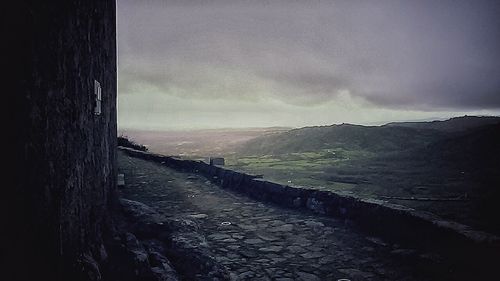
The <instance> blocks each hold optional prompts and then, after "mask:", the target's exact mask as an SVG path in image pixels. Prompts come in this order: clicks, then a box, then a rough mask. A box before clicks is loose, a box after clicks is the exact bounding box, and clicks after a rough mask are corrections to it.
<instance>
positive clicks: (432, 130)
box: [121, 116, 500, 233]
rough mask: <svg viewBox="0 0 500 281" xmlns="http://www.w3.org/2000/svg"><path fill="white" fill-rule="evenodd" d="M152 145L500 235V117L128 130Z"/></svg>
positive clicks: (163, 150)
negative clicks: (373, 123) (220, 159)
mask: <svg viewBox="0 0 500 281" xmlns="http://www.w3.org/2000/svg"><path fill="white" fill-rule="evenodd" d="M121 133H122V134H123V135H127V136H128V137H130V138H131V139H133V140H135V141H136V142H138V143H142V144H146V145H147V146H148V148H149V150H150V151H152V152H157V153H161V154H165V155H175V156H180V157H182V158H186V159H199V160H203V159H204V158H206V157H208V156H223V157H225V158H226V166H228V167H229V168H231V169H234V170H239V171H244V172H248V173H252V174H260V175H263V176H264V178H266V179H268V180H272V181H275V182H279V183H284V184H288V185H296V186H305V187H308V188H314V189H323V190H333V191H336V192H340V193H344V194H350V195H353V196H359V197H364V198H375V199H381V200H387V201H390V202H394V203H397V204H402V205H406V206H409V207H413V208H417V209H421V210H426V211H431V212H433V213H436V214H438V215H440V216H442V217H445V218H448V219H453V220H457V221H459V222H462V223H465V224H469V225H472V226H475V227H477V228H480V229H483V230H487V231H490V232H494V233H500V224H499V223H498V220H497V219H496V215H495V214H497V213H498V212H499V211H500V207H498V204H496V201H497V199H498V198H499V196H500V191H499V189H498V187H499V186H500V173H498V171H500V146H499V144H500V117H471V116H465V117H459V118H452V119H450V120H446V121H433V122H396V123H389V124H386V125H383V126H360V125H352V124H340V125H331V126H318V127H305V128H299V129H290V128H261V129H255V128H254V129H246V130H245V129H237V130H236V129H235V130H231V129H224V130H198V131H176V132H159V131H157V132H150V131H149V132H148V131H122V132H121Z"/></svg>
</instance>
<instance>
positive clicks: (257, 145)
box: [238, 116, 500, 155]
mask: <svg viewBox="0 0 500 281" xmlns="http://www.w3.org/2000/svg"><path fill="white" fill-rule="evenodd" d="M495 124H500V117H476V116H464V117H457V118H451V119H449V120H446V121H432V122H398V123H389V124H387V125H383V126H361V125H352V124H341V125H331V126H318V127H305V128H299V129H293V130H290V131H286V132H282V133H278V134H273V135H266V136H261V137H257V138H255V139H251V140H249V141H248V142H246V143H244V145H242V146H240V148H239V149H238V152H239V153H240V154H243V155H265V154H273V155H279V154H285V153H293V152H307V151H318V150H321V149H329V148H343V149H346V150H360V149H361V150H367V151H372V152H399V151H403V150H415V149H418V148H423V147H426V146H428V145H431V144H433V143H439V141H445V140H446V139H449V138H452V137H457V136H460V135H462V134H463V132H464V131H466V130H473V129H476V128H480V127H482V126H487V125H495Z"/></svg>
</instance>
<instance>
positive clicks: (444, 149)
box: [416, 123, 500, 167]
mask: <svg viewBox="0 0 500 281" xmlns="http://www.w3.org/2000/svg"><path fill="white" fill-rule="evenodd" d="M416 154H418V155H421V156H422V157H426V158H428V159H430V160H437V159H442V160H445V161H448V162H453V163H472V164H473V165H478V166H479V164H481V165H482V166H490V167H492V166H496V167H499V166H500V123H497V124H494V125H487V126H481V127H478V128H474V129H470V130H468V131H467V132H464V133H463V134H460V135H455V136H452V137H448V138H445V139H442V140H439V141H436V142H435V143H431V144H429V145H427V146H425V147H423V148H421V149H419V150H417V151H416Z"/></svg>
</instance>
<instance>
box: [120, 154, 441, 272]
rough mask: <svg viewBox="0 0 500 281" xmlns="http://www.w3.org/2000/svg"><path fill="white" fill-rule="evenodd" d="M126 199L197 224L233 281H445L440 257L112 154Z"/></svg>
mask: <svg viewBox="0 0 500 281" xmlns="http://www.w3.org/2000/svg"><path fill="white" fill-rule="evenodd" d="M118 160H119V169H120V172H121V173H124V174H125V182H126V187H125V188H124V190H123V191H122V193H123V196H124V197H125V198H127V199H131V200H136V201H140V202H143V203H145V204H147V205H149V206H151V207H153V208H154V209H156V210H157V211H158V212H160V213H161V214H163V215H165V216H167V217H176V218H189V219H191V220H194V221H196V222H197V223H199V225H200V226H201V229H202V230H203V231H204V235H205V237H206V239H207V242H208V244H209V246H210V249H211V251H212V253H213V255H214V256H215V258H216V260H217V261H219V262H220V263H221V264H223V265H225V266H226V267H227V268H228V270H229V271H230V272H231V276H232V277H233V278H234V279H235V280H281V281H285V280H338V279H341V278H347V279H349V280H351V281H354V280H449V277H448V278H447V276H446V274H447V273H446V272H445V271H444V270H440V269H439V266H436V265H437V264H438V261H439V257H438V256H436V255H433V254H429V253H419V252H417V251H415V250H412V249H401V248H399V247H398V246H397V245H391V244H386V243H384V242H383V241H381V240H379V239H377V238H373V237H366V236H365V235H363V234H362V233H360V232H358V231H356V230H355V229H354V228H353V227H350V226H346V225H344V223H342V222H341V221H339V220H336V219H332V218H328V217H323V216H319V215H315V214H312V213H309V212H307V211H304V210H300V211H299V210H292V209H286V208H281V207H278V206H275V205H271V204H267V203H261V202H258V201H254V200H252V199H249V198H247V197H245V196H243V195H239V194H236V193H233V192H230V191H227V190H224V189H221V188H219V187H218V186H216V185H213V184H212V183H210V182H209V181H207V179H206V178H204V177H202V176H200V175H196V174H189V173H180V172H177V171H174V170H172V169H169V168H167V167H164V166H161V165H158V164H156V163H152V162H148V161H144V160H141V159H136V158H131V157H129V156H126V155H125V154H123V153H121V152H119V155H118Z"/></svg>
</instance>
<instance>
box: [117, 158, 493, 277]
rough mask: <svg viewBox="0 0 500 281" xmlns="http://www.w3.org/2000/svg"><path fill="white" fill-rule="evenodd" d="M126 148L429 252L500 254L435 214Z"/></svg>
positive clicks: (459, 257)
mask: <svg viewBox="0 0 500 281" xmlns="http://www.w3.org/2000/svg"><path fill="white" fill-rule="evenodd" d="M121 150H123V151H125V152H126V153H127V154H129V155H131V156H134V157H139V158H143V159H146V160H151V161H155V162H158V163H161V164H163V165H166V166H168V167H170V168H173V169H176V170H180V171H185V172H194V173H199V174H202V175H204V176H206V177H207V178H208V179H209V180H211V181H212V182H214V183H216V184H218V185H219V186H221V187H222V188H227V189H231V190H234V191H237V192H240V193H243V194H246V195H248V196H250V197H252V198H255V199H257V200H261V201H267V202H272V203H275V204H278V205H281V206H285V207H290V208H297V209H305V210H310V211H312V212H315V213H318V214H320V215H326V216H332V217H336V218H339V219H342V220H344V221H345V222H346V223H350V224H352V225H353V227H357V228H360V229H361V230H362V231H364V232H365V233H367V234H368V235H374V236H379V237H382V238H384V239H386V240H388V241H391V242H393V243H394V242H396V243H400V244H401V245H405V246H408V247H416V248H420V249H424V250H426V251H429V252H437V253H440V254H443V255H445V256H447V257H448V258H450V259H456V261H455V262H459V263H463V264H465V265H467V266H470V267H471V270H474V269H473V268H474V267H475V268H477V269H478V270H479V268H484V267H485V266H488V265H490V266H488V268H489V269H492V268H494V266H493V263H494V262H495V260H498V257H499V255H500V238H499V237H497V236H494V235H491V234H488V233H484V232H481V231H476V230H473V229H471V228H469V227H468V226H465V225H462V224H458V223H456V222H451V221H446V220H443V219H442V218H439V217H437V216H435V215H433V214H430V213H426V212H422V211H417V210H414V209H410V208H406V207H403V206H399V205H395V204H390V203H388V202H385V201H380V200H367V199H360V198H355V197H350V196H345V195H340V194H337V193H334V192H328V191H318V190H314V189H308V188H303V187H292V186H286V185H281V184H277V183H273V182H269V181H265V180H262V179H259V178H257V177H256V176H252V175H248V174H245V173H240V172H236V171H232V170H228V169H224V168H222V167H217V166H211V165H208V164H206V163H204V162H201V161H190V160H179V159H175V158H172V157H167V156H162V155H158V154H153V153H146V152H141V151H135V150H132V149H128V148H121Z"/></svg>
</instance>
